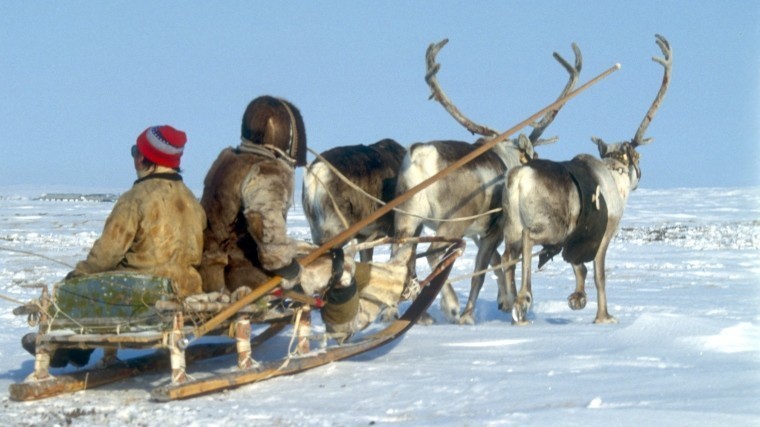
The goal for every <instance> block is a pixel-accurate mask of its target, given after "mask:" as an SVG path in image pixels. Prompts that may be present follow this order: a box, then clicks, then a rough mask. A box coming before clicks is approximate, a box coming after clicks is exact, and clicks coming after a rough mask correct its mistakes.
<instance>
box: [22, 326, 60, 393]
mask: <svg viewBox="0 0 760 427" xmlns="http://www.w3.org/2000/svg"><path fill="white" fill-rule="evenodd" d="M40 337H41V335H39V334H38V335H37V350H36V352H35V355H34V372H32V374H31V375H29V376H28V377H27V378H26V380H25V381H43V380H47V379H50V378H51V377H52V375H50V357H51V355H52V354H53V351H54V349H52V348H50V346H49V345H48V344H40Z"/></svg>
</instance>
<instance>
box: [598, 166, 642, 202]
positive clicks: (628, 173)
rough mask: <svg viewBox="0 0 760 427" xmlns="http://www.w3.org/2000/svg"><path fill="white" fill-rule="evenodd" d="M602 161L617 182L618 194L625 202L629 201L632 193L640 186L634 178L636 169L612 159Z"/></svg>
mask: <svg viewBox="0 0 760 427" xmlns="http://www.w3.org/2000/svg"><path fill="white" fill-rule="evenodd" d="M602 161H603V162H604V165H605V166H606V167H607V170H608V171H609V173H610V176H611V177H612V180H613V181H614V182H615V188H616V189H617V192H618V194H619V195H620V197H621V198H622V199H623V201H627V200H628V196H629V195H630V194H631V191H633V190H635V189H636V186H637V184H638V183H637V182H635V181H634V179H633V178H632V177H633V176H635V174H636V172H635V169H634V168H633V166H631V165H626V164H624V163H622V162H620V161H618V160H616V159H614V158H611V157H607V158H604V159H603V160H602Z"/></svg>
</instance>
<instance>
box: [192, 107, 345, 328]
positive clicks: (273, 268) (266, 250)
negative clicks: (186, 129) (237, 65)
mask: <svg viewBox="0 0 760 427" xmlns="http://www.w3.org/2000/svg"><path fill="white" fill-rule="evenodd" d="M305 164H306V133H305V127H304V123H303V118H302V117H301V113H300V112H299V110H298V109H297V108H296V107H295V106H294V105H293V104H292V103H290V102H289V101H286V100H283V99H280V98H275V97H271V96H261V97H258V98H256V99H254V100H253V101H251V102H250V103H249V104H248V107H247V108H246V110H245V112H244V114H243V119H242V124H241V143H240V145H238V146H237V147H228V148H225V149H223V150H222V151H221V153H220V154H219V156H218V157H217V159H216V160H215V161H214V163H213V164H212V166H211V168H210V169H209V172H208V174H207V175H206V178H205V180H204V189H203V196H202V197H201V205H202V206H203V208H204V209H205V210H206V216H207V218H208V224H207V226H206V229H205V230H204V252H203V260H202V263H201V267H200V269H199V270H200V272H201V276H202V278H203V289H204V291H206V292H222V293H225V292H229V293H231V297H232V299H233V300H234V299H237V298H238V297H240V296H241V295H242V294H245V293H248V292H250V291H251V290H252V289H255V288H256V287H257V286H259V285H262V284H264V283H265V282H267V281H268V280H269V279H270V278H271V277H273V276H275V275H276V276H280V277H281V278H282V281H281V286H282V287H283V288H285V289H289V288H293V287H295V286H296V285H299V286H300V288H301V289H302V290H303V292H304V293H305V294H307V295H311V294H315V293H319V294H322V293H326V298H325V299H326V301H327V306H326V309H327V312H330V313H333V315H334V316H333V318H332V319H333V321H331V323H335V322H338V323H341V322H347V321H350V320H351V319H353V318H354V316H355V315H356V311H357V307H358V295H357V292H356V284H355V282H354V280H353V274H354V262H353V258H351V257H348V256H344V255H343V254H342V251H337V252H334V253H332V254H327V255H325V256H322V257H320V258H319V259H317V260H316V261H314V262H313V263H311V264H309V265H308V266H305V267H302V266H301V265H300V264H299V263H298V261H297V259H298V258H299V257H302V256H304V255H305V254H306V253H308V252H309V251H310V250H313V249H314V247H313V246H310V245H309V244H307V243H306V242H301V241H297V240H294V239H291V238H290V237H289V236H288V234H287V213H288V210H289V209H290V207H291V203H292V200H293V192H294V180H295V168H296V167H298V166H304V165H305ZM334 259H335V260H337V261H338V262H336V263H334V262H333V260H334ZM334 268H337V269H339V270H337V271H336V273H335V274H333V269H334ZM340 270H342V271H340ZM324 311H325V310H324V308H323V310H322V312H323V317H324ZM337 311H340V314H339V315H338V314H336V312H337Z"/></svg>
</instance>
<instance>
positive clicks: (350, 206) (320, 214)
mask: <svg viewBox="0 0 760 427" xmlns="http://www.w3.org/2000/svg"><path fill="white" fill-rule="evenodd" d="M404 154H406V149H405V148H404V147H403V146H401V144H399V143H398V142H396V141H394V140H392V139H383V140H380V141H378V142H375V143H374V144H370V145H350V146H344V147H335V148H332V149H330V150H327V151H325V152H323V153H321V154H320V156H319V157H318V158H317V159H316V160H314V161H313V162H312V163H311V164H310V165H309V166H308V167H307V168H306V173H305V175H304V181H303V191H302V202H303V209H304V213H305V214H306V219H307V220H308V221H309V226H310V228H311V236H312V240H313V241H314V243H315V244H317V245H322V244H324V243H325V242H327V241H329V240H330V239H332V238H333V237H335V236H337V235H338V234H340V233H341V232H342V231H343V230H345V229H346V228H348V227H350V226H351V225H352V224H355V223H357V222H359V221H360V220H362V219H364V218H366V217H368V216H369V215H370V214H371V213H372V212H374V211H375V210H376V209H377V206H378V203H377V200H380V201H382V202H388V201H389V200H392V199H393V197H394V196H395V194H396V193H395V192H396V175H397V173H398V169H399V166H400V165H401V159H402V158H403V157H404ZM326 163H327V164H326ZM336 171H337V172H338V173H340V174H341V175H342V176H343V177H344V178H345V179H346V180H348V181H349V183H350V184H349V183H347V182H346V181H344V180H343V179H342V178H340V177H338V176H337V175H336V173H335V172H336ZM373 199H374V200H373ZM392 214H393V212H389V213H388V214H386V215H384V216H383V217H382V218H380V219H379V220H378V221H376V222H375V223H373V224H370V225H368V226H367V227H365V228H364V229H362V230H361V231H360V232H359V233H358V234H357V235H356V239H357V241H359V242H363V241H365V240H370V239H374V238H378V237H384V236H391V235H393V231H392V230H393V215H392ZM372 252H373V251H372V249H367V250H363V251H361V252H360V254H359V255H360V259H361V261H362V262H369V261H371V260H372Z"/></svg>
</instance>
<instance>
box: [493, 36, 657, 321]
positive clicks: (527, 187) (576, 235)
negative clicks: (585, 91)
mask: <svg viewBox="0 0 760 427" xmlns="http://www.w3.org/2000/svg"><path fill="white" fill-rule="evenodd" d="M655 37H656V42H657V45H658V46H659V47H660V50H662V53H663V58H657V57H655V58H653V60H654V61H655V62H658V63H660V64H661V65H662V66H663V67H664V68H665V72H664V77H663V80H662V85H661V86H660V90H659V92H658V93H657V96H656V98H655V100H654V102H653V103H652V105H651V107H649V110H648V111H647V114H646V116H645V117H644V120H643V121H642V122H641V125H640V126H639V128H638V130H637V131H636V135H635V136H634V137H633V139H632V140H631V141H628V142H621V143H617V144H611V145H607V144H605V143H604V142H603V141H602V140H601V139H599V138H595V137H594V138H592V140H593V142H594V143H595V144H596V145H597V146H598V148H599V155H600V157H601V160H600V159H597V158H595V157H593V156H591V155H587V154H581V155H579V156H576V157H575V158H573V159H572V160H571V161H569V162H551V161H546V160H533V161H531V162H530V163H528V164H527V165H525V166H521V167H517V168H514V169H512V170H510V171H509V173H508V175H507V185H506V186H505V194H504V211H505V215H506V218H507V221H506V225H505V228H504V240H505V242H506V246H507V250H505V253H504V258H505V262H511V261H512V260H514V259H517V256H518V254H520V252H521V251H522V257H523V259H522V283H521V286H520V292H519V293H517V297H516V300H515V303H514V307H513V309H512V318H513V320H514V322H515V323H516V324H524V323H526V320H525V316H526V314H527V311H528V309H529V308H530V306H531V302H532V299H533V296H532V291H531V271H530V270H531V258H530V251H531V249H532V247H533V246H534V245H543V246H544V248H545V251H547V253H546V254H544V255H542V256H541V257H540V258H539V268H540V267H541V265H542V264H543V263H545V262H546V261H548V260H549V259H550V258H551V257H552V256H554V255H556V254H557V253H559V252H560V251H562V257H563V258H564V259H565V260H566V261H567V262H569V263H570V264H572V266H573V272H574V273H575V292H573V293H572V294H571V295H570V296H569V297H568V305H569V306H570V308H572V309H573V310H580V309H582V308H584V307H585V306H586V292H585V289H584V287H585V281H586V273H587V269H586V266H585V264H584V263H586V262H589V261H593V262H594V283H595V284H596V292H597V304H598V306H597V312H596V319H595V320H594V323H615V322H616V320H615V318H614V317H613V316H611V315H610V314H609V313H608V312H607V296H606V293H605V270H604V261H605V256H606V253H607V247H608V246H609V244H610V241H611V240H612V237H613V236H614V234H615V232H616V231H617V228H618V224H619V223H620V219H621V218H622V217H623V211H624V209H625V204H626V201H627V199H628V195H629V194H630V192H631V191H633V190H635V189H636V187H637V186H638V184H639V179H640V178H641V169H639V154H638V153H637V152H636V148H637V147H638V146H640V145H644V144H648V143H649V142H651V138H646V139H645V138H644V133H645V132H646V129H647V127H648V126H649V123H650V122H651V120H652V118H653V117H654V114H655V112H656V111H657V109H658V108H659V106H660V103H661V102H662V99H663V97H664V95H665V92H666V91H667V88H668V85H669V83H670V70H671V50H670V45H669V44H668V42H667V40H665V38H664V37H662V36H660V35H656V36H655ZM514 275H515V266H514V265H512V266H511V267H508V269H507V282H508V285H509V291H510V292H511V293H512V295H514V294H515V282H514Z"/></svg>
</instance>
